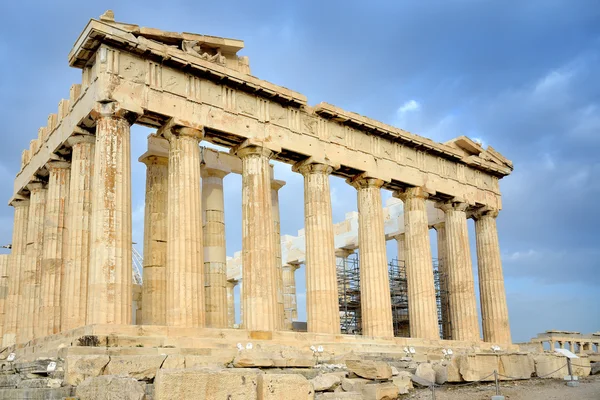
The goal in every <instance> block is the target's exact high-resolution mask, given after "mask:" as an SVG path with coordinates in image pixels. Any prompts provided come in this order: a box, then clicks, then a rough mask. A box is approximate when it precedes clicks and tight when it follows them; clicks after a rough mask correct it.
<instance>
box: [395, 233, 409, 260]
mask: <svg viewBox="0 0 600 400" xmlns="http://www.w3.org/2000/svg"><path fill="white" fill-rule="evenodd" d="M394 239H396V246H397V248H398V256H397V257H396V259H397V260H398V263H399V264H400V265H403V264H404V262H405V261H406V250H405V249H406V237H405V236H404V233H401V234H399V235H397V236H394Z"/></svg>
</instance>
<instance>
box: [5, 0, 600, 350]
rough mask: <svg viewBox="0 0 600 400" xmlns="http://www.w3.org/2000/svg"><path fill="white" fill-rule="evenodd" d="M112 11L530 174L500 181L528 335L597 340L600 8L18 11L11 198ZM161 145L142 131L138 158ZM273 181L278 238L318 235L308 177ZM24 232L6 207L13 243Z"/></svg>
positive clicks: (230, 208) (497, 4) (264, 75)
mask: <svg viewBox="0 0 600 400" xmlns="http://www.w3.org/2000/svg"><path fill="white" fill-rule="evenodd" d="M108 8H112V9H113V10H114V11H115V15H116V19H117V20H118V21H123V22H129V23H134V24H138V25H142V26H148V27H156V28H160V29H164V30H172V31H180V32H181V31H187V32H196V33H202V34H209V35H215V36H225V37H233V38H238V39H242V40H244V41H245V44H246V48H245V49H244V50H242V51H241V54H242V55H247V56H249V57H250V65H251V69H252V73H253V75H255V76H257V77H259V78H261V79H265V80H268V81H271V82H273V83H276V84H279V85H282V86H285V87H289V88H291V89H294V90H297V91H299V92H301V93H303V94H305V95H306V96H307V97H308V99H309V103H310V104H316V103H319V102H321V101H327V102H329V103H332V104H335V105H337V106H339V107H342V108H345V109H347V110H351V111H355V112H358V113H360V114H363V115H367V116H369V117H372V118H375V119H379V120H381V121H383V122H386V123H389V124H392V125H396V126H399V127H401V128H404V129H407V130H409V131H411V132H414V133H417V134H420V135H422V136H426V137H430V138H432V139H434V140H437V141H446V140H449V139H451V138H454V137H456V136H459V135H463V134H464V135H468V136H470V137H473V138H478V139H479V140H481V141H482V142H483V143H484V144H486V145H487V144H491V145H492V146H493V147H494V148H496V149H497V150H498V151H500V152H501V153H502V154H504V155H505V156H506V157H508V158H509V159H511V160H512V161H513V162H514V164H515V171H514V173H513V174H512V175H511V176H509V177H507V178H505V179H504V180H503V181H502V182H501V189H502V191H503V201H504V210H503V211H502V212H501V213H500V216H499V217H498V228H499V234H500V241H501V248H502V256H503V261H504V273H505V277H506V289H507V297H508V305H509V313H510V318H511V328H512V333H513V339H514V340H515V341H524V340H527V339H529V338H531V337H532V336H534V335H535V334H536V333H538V332H542V331H544V330H547V329H565V330H577V331H581V332H591V331H596V330H600V308H599V307H598V295H599V294H600V234H599V233H598V227H599V226H600V211H599V209H598V201H597V199H598V198H600V178H599V175H600V156H599V155H598V154H599V152H600V6H599V5H598V3H597V1H593V0H590V1H587V0H575V1H573V0H571V1H560V0H529V1H519V2H517V1H487V0H445V1H441V0H440V1H428V2H423V1H377V0H375V1H369V2H355V1H344V2H341V1H327V2H314V1H303V2H281V1H253V2H247V1H246V2H235V1H219V2H211V1H203V2H193V1H169V2H165V1H154V0H148V1H143V2H138V1H127V2H125V1H86V2H76V1H52V2H47V1H22V2H10V3H8V4H5V5H4V7H3V13H2V16H1V17H0V19H1V24H0V54H1V56H2V57H1V59H2V61H3V62H2V63H1V64H0V76H1V77H2V78H0V93H2V97H1V98H0V113H1V115H2V121H3V124H2V129H1V130H0V136H1V137H2V139H3V140H2V143H3V146H2V148H1V149H0V199H1V198H4V199H5V200H8V198H9V197H10V194H11V191H12V182H13V179H14V175H15V174H16V172H17V171H18V168H19V164H20V158H21V151H22V149H24V148H26V147H28V143H29V140H31V139H32V138H34V137H36V135H37V129H38V127H40V126H44V125H45V124H46V119H47V116H48V114H50V113H53V112H56V108H57V104H58V101H59V100H60V99H61V98H65V97H67V98H68V90H69V86H70V85H71V84H72V83H76V82H79V81H80V79H81V76H80V71H79V70H75V69H71V68H69V66H68V63H67V54H68V52H69V50H70V49H71V47H72V45H73V43H74V42H75V40H76V38H77V36H78V35H79V33H80V31H81V30H82V29H83V27H84V26H85V24H86V23H87V20H88V19H89V18H92V17H93V18H97V17H98V16H99V15H100V14H102V13H103V12H104V11H105V10H106V9H108ZM148 133H149V131H148V130H147V129H145V128H142V127H134V129H133V130H132V159H133V160H136V159H137V157H138V156H139V155H141V154H142V153H143V152H144V150H145V137H146V135H147V134H148ZM132 173H133V199H132V200H133V210H134V214H133V222H134V240H135V241H137V242H138V243H140V244H141V243H142V236H143V205H144V180H145V167H144V165H142V164H139V163H137V162H135V161H134V162H133V167H132ZM276 173H277V178H278V179H283V180H286V181H287V182H288V184H287V185H286V186H285V187H284V188H283V189H282V190H281V192H280V200H281V221H282V224H281V233H282V234H291V235H294V234H295V233H296V232H297V230H298V229H301V228H302V227H303V213H302V212H301V211H300V210H303V202H302V195H301V193H302V178H301V176H299V175H297V174H295V173H293V172H291V170H290V168H289V167H288V166H286V165H282V164H278V165H277V166H276ZM225 183H226V193H225V195H226V223H227V250H228V254H230V255H231V254H233V252H234V251H237V250H239V249H240V248H241V199H240V183H241V180H240V178H239V177H238V176H228V177H226V180H225ZM331 185H332V202H333V206H334V212H333V214H334V220H335V221H339V220H341V219H343V217H344V214H345V213H346V212H348V211H353V210H355V209H356V195H355V190H354V189H353V188H352V187H350V186H348V185H347V184H346V183H344V182H343V181H342V180H341V179H337V178H332V181H331ZM389 196H390V193H388V192H385V191H384V192H383V197H384V199H385V198H387V197H389ZM12 218H13V211H12V209H11V207H8V206H6V207H0V242H2V244H4V243H9V242H10V241H11V230H12ZM469 226H470V230H471V241H472V244H473V245H474V242H475V240H474V236H473V230H472V223H470V224H469ZM433 244H434V246H435V241H434V243H433ZM139 248H140V250H141V245H140V246H139ZM434 251H435V248H434ZM472 253H473V256H474V257H475V251H474V248H473V251H472ZM395 255H396V254H395V245H394V243H388V258H390V259H391V258H393V257H395ZM302 272H303V269H301V270H299V271H298V274H297V277H298V281H299V284H298V289H299V292H300V293H299V302H300V304H302V303H303V301H304V297H303V293H302V290H303V287H304V282H303V278H302ZM303 315H304V310H303V307H302V306H301V310H300V316H301V317H302V316H303Z"/></svg>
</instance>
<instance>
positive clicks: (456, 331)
mask: <svg viewBox="0 0 600 400" xmlns="http://www.w3.org/2000/svg"><path fill="white" fill-rule="evenodd" d="M467 206H468V205H467V204H466V203H461V202H453V201H451V202H447V203H443V204H439V203H438V204H437V205H436V207H439V208H440V209H442V210H443V211H444V214H445V221H446V270H447V271H448V298H449V302H450V325H451V327H452V339H453V340H475V341H478V340H480V336H479V320H478V318H477V305H476V300H475V283H474V280H473V268H472V264H471V250H470V247H469V232H468V230H467V214H466V210H467Z"/></svg>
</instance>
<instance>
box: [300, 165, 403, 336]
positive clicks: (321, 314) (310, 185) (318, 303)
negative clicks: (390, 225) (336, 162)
mask: <svg viewBox="0 0 600 400" xmlns="http://www.w3.org/2000/svg"><path fill="white" fill-rule="evenodd" d="M293 169H294V171H298V172H300V173H301V174H302V175H303V176H304V227H305V232H306V263H305V265H306V316H307V328H308V332H315V333H333V334H337V333H340V312H339V305H338V300H339V299H338V288H337V275H336V266H335V245H334V235H333V216H332V211H331V193H330V189H329V175H330V174H331V172H332V171H333V167H332V166H330V165H326V164H322V163H315V162H313V161H312V160H310V159H309V160H306V161H302V162H300V163H298V164H296V165H294V168H293ZM367 207H368V206H367ZM384 256H385V247H384ZM373 261H374V262H375V263H377V262H378V261H377V260H376V259H373V258H372V259H370V262H373ZM374 266H375V268H376V269H377V264H374ZM386 269H387V265H386ZM294 285H295V284H294ZM371 300H373V299H371ZM375 300H376V299H375ZM375 304H376V303H375ZM382 306H383V307H385V304H382ZM390 310H391V305H390ZM370 317H371V316H369V318H370ZM385 317H386V316H385V314H383V315H381V316H379V315H376V316H375V318H376V319H375V320H372V319H371V320H369V319H367V320H366V323H367V324H369V325H370V328H369V329H374V331H373V332H374V333H377V334H379V333H387V332H386V331H385V330H383V331H379V330H378V329H380V328H381V326H380V324H381V322H380V321H379V320H378V319H377V318H385ZM363 321H365V320H364V319H363ZM384 323H385V322H384ZM392 336H393V334H392Z"/></svg>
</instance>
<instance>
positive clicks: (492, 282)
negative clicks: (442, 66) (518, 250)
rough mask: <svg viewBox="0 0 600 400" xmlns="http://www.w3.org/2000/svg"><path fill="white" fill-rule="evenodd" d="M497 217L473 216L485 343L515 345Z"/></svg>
mask: <svg viewBox="0 0 600 400" xmlns="http://www.w3.org/2000/svg"><path fill="white" fill-rule="evenodd" d="M497 216H498V211H496V210H482V211H478V212H476V213H475V214H474V215H473V218H474V219H475V239H476V243H477V266H478V274H479V293H480V301H481V319H482V322H483V340H484V341H486V342H493V343H512V340H511V335H510V325H509V322H508V307H507V305H506V292H505V290H504V276H503V273H502V260H501V259H500V245H499V242H498V230H497V228H496V217H497Z"/></svg>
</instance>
